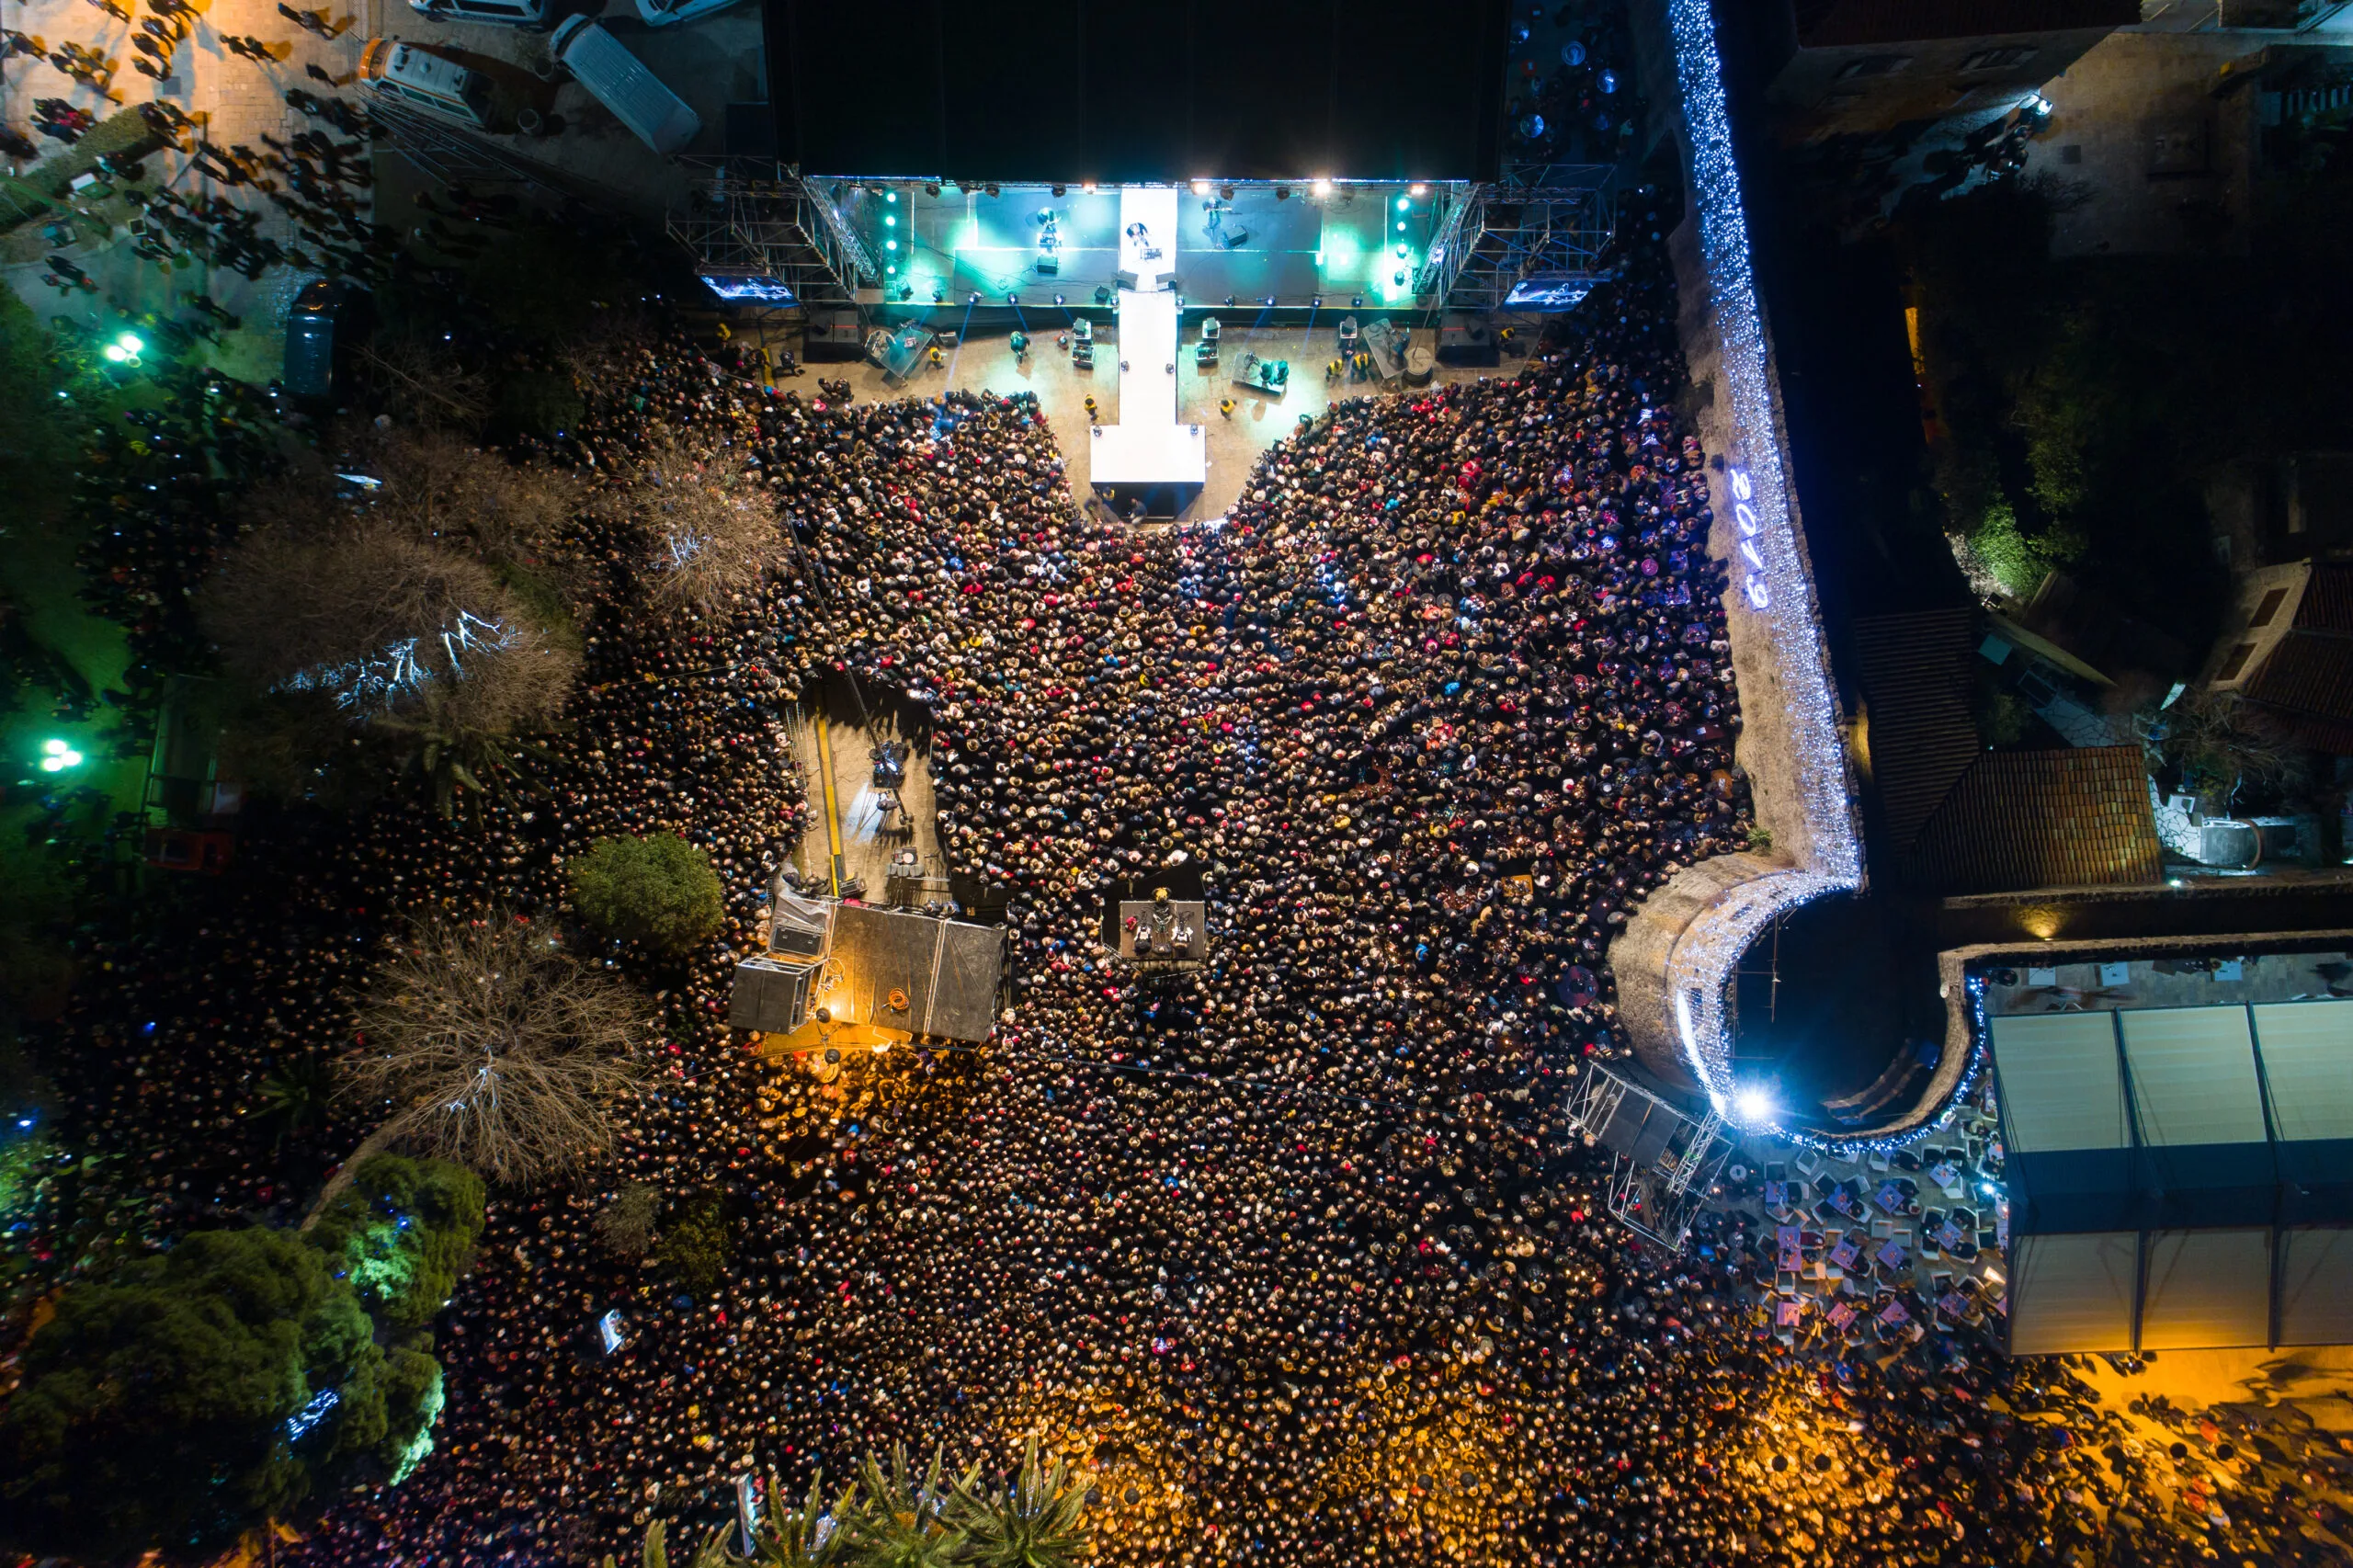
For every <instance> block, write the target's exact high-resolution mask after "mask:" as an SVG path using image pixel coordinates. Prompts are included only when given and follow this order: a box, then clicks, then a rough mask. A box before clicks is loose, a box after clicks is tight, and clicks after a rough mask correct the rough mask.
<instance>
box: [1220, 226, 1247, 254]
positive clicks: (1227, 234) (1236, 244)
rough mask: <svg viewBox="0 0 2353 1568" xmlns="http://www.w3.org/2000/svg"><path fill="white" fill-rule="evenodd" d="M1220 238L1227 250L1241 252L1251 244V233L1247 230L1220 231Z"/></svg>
mask: <svg viewBox="0 0 2353 1568" xmlns="http://www.w3.org/2000/svg"><path fill="white" fill-rule="evenodd" d="M1218 237H1219V238H1220V239H1222V240H1223V241H1224V242H1225V248H1226V249H1228V250H1240V249H1241V248H1242V247H1243V246H1244V245H1246V244H1249V243H1250V231H1249V230H1247V229H1221V230H1219V231H1218Z"/></svg>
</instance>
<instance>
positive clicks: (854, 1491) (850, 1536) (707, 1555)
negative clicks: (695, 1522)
mask: <svg viewBox="0 0 2353 1568" xmlns="http://www.w3.org/2000/svg"><path fill="white" fill-rule="evenodd" d="M824 1486H825V1478H824V1474H823V1473H820V1474H819V1475H818V1476H817V1477H816V1478H815V1479H814V1480H813V1481H811V1482H810V1483H809V1495H808V1496H807V1497H806V1498H804V1499H802V1500H801V1506H799V1507H797V1508H795V1507H791V1506H783V1505H779V1506H775V1507H772V1508H770V1509H769V1510H768V1511H767V1515H766V1516H765V1517H763V1518H762V1519H761V1520H760V1523H759V1527H758V1528H756V1530H755V1531H754V1532H753V1535H752V1554H751V1555H750V1556H748V1557H743V1556H738V1555H737V1554H736V1553H735V1552H733V1551H730V1550H729V1549H728V1546H727V1536H728V1532H727V1531H726V1530H724V1529H720V1530H715V1531H713V1532H712V1533H711V1536H710V1540H706V1541H704V1542H703V1544H702V1550H701V1551H699V1552H697V1553H696V1554H695V1561H694V1568H857V1565H858V1563H859V1562H861V1560H860V1559H859V1557H858V1539H859V1535H860V1531H859V1529H858V1524H859V1519H860V1514H859V1506H860V1499H859V1497H858V1483H856V1482H852V1483H849V1484H848V1485H847V1486H845V1487H843V1488H842V1494H841V1495H840V1496H838V1497H836V1498H835V1499H834V1501H833V1504H832V1506H827V1505H826V1503H825V1493H824ZM768 1495H769V1496H770V1497H775V1498H781V1497H783V1495H784V1490H783V1487H782V1486H781V1485H780V1484H779V1483H778V1481H777V1478H776V1474H775V1472H774V1471H770V1472H769V1474H768Z"/></svg>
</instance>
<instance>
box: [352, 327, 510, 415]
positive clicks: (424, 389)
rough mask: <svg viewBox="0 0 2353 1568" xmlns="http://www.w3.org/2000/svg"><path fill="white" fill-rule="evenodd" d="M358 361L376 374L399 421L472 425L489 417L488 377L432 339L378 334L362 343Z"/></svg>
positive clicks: (378, 382)
mask: <svg viewBox="0 0 2353 1568" xmlns="http://www.w3.org/2000/svg"><path fill="white" fill-rule="evenodd" d="M359 358H360V362H361V363H362V364H364V365H366V366H367V367H368V368H369V369H370V370H372V371H374V372H375V376H376V390H377V391H378V392H380V393H381V395H382V397H383V399H384V403H385V405H386V406H387V407H388V408H389V409H390V410H391V411H392V415H393V416H394V417H395V418H398V419H401V420H404V421H411V422H416V423H434V422H438V421H442V420H454V421H456V422H457V423H458V424H460V425H463V426H468V427H472V426H479V425H481V424H482V422H483V420H484V419H485V418H487V417H488V416H489V414H490V386H489V382H488V381H487V379H486V378H485V377H484V376H483V373H482V372H481V371H480V370H478V369H473V368H472V367H471V366H468V365H467V364H466V363H465V362H464V361H463V360H461V359H460V358H459V357H458V356H457V355H456V354H454V353H452V352H451V351H450V350H449V347H447V346H446V345H444V344H441V343H437V342H435V341H434V340H433V339H432V338H431V337H430V336H428V335H423V334H419V333H402V334H399V335H379V336H378V337H376V338H374V339H372V340H369V341H368V342H364V343H362V344H361V345H360V347H359Z"/></svg>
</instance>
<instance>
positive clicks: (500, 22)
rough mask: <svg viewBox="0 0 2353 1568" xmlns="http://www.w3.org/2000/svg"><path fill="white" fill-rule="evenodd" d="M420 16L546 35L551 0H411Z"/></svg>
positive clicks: (411, 7)
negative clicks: (478, 23)
mask: <svg viewBox="0 0 2353 1568" xmlns="http://www.w3.org/2000/svg"><path fill="white" fill-rule="evenodd" d="M408 4H409V9H411V10H413V11H415V13H416V14H417V15H418V16H420V17H433V18H434V19H436V20H437V21H444V22H481V23H483V25H485V26H487V27H494V28H530V29H531V30H532V31H534V32H544V31H545V30H546V29H547V25H548V0H408Z"/></svg>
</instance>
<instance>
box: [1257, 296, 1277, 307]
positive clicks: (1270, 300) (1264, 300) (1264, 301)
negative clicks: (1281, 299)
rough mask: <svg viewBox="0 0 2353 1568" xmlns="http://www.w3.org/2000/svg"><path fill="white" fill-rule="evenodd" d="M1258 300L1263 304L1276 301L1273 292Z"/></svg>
mask: <svg viewBox="0 0 2353 1568" xmlns="http://www.w3.org/2000/svg"><path fill="white" fill-rule="evenodd" d="M1258 302H1259V303H1260V304H1262V305H1271V304H1273V303H1274V302H1275V297H1274V296H1273V295H1272V294H1269V295H1267V297H1266V298H1265V299H1263V300H1261V301H1258Z"/></svg>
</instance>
